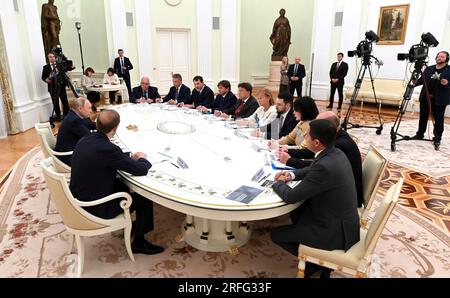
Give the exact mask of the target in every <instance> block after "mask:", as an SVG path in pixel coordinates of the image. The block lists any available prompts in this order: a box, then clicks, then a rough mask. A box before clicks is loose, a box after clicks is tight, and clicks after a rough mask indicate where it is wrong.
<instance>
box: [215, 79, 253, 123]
mask: <svg viewBox="0 0 450 298" xmlns="http://www.w3.org/2000/svg"><path fill="white" fill-rule="evenodd" d="M252 92H253V87H252V85H251V84H250V83H240V84H239V85H238V96H239V100H238V101H236V104H235V105H234V108H233V109H230V111H231V114H230V115H228V114H227V113H221V117H223V118H225V119H228V118H230V116H232V118H233V119H234V120H237V119H245V118H248V117H250V116H251V115H253V114H254V113H255V111H256V110H257V109H258V108H259V103H258V100H257V99H256V98H255V97H254V96H253V95H252Z"/></svg>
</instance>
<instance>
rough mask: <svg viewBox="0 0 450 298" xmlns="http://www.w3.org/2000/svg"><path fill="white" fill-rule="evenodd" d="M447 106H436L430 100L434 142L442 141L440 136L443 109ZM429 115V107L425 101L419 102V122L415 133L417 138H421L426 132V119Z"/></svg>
mask: <svg viewBox="0 0 450 298" xmlns="http://www.w3.org/2000/svg"><path fill="white" fill-rule="evenodd" d="M446 107H447V106H445V105H444V106H438V105H436V104H435V102H434V100H433V99H431V114H432V115H433V118H434V130H433V134H434V138H435V141H438V142H440V141H441V139H442V134H443V133H444V117H445V108H446ZM429 115H430V105H429V103H428V100H427V99H423V98H422V99H421V100H420V120H419V130H418V131H417V135H418V136H423V135H424V134H425V132H426V131H427V126H428V117H429Z"/></svg>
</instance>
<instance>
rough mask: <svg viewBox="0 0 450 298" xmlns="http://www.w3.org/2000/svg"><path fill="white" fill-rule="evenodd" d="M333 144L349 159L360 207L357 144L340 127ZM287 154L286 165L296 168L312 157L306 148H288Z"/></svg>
mask: <svg viewBox="0 0 450 298" xmlns="http://www.w3.org/2000/svg"><path fill="white" fill-rule="evenodd" d="M334 146H335V147H336V148H337V149H340V150H341V151H342V152H344V154H345V156H347V159H348V160H349V161H350V165H351V166H352V172H353V176H354V178H355V186H356V195H357V199H358V207H362V205H363V203H364V196H363V182H362V161H361V152H360V151H359V148H358V145H357V144H356V143H355V141H353V139H352V138H351V137H350V135H349V134H348V133H347V132H346V131H345V130H343V129H341V130H340V131H339V132H338V133H337V136H336V142H335V143H334ZM289 155H291V158H290V159H289V160H288V161H287V163H286V165H287V166H289V167H293V168H296V169H301V168H304V167H307V166H310V165H311V163H312V162H313V159H314V153H313V152H311V151H309V150H308V149H301V150H296V149H294V150H289Z"/></svg>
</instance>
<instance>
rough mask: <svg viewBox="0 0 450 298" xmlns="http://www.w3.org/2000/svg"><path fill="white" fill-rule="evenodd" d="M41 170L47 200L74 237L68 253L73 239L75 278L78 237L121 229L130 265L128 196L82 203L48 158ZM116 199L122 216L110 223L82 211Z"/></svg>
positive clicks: (81, 258)
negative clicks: (47, 191) (75, 252)
mask: <svg viewBox="0 0 450 298" xmlns="http://www.w3.org/2000/svg"><path fill="white" fill-rule="evenodd" d="M41 167H42V169H43V172H44V177H45V181H46V182H47V186H48V188H49V190H50V197H51V200H52V201H53V203H54V204H55V205H56V209H57V210H58V213H59V215H60V216H61V218H62V220H63V222H64V225H65V226H66V228H67V231H68V232H70V233H71V234H73V235H74V237H73V238H72V243H71V245H70V249H72V248H73V240H74V238H75V241H76V245H77V251H78V276H81V274H82V273H83V266H84V244H83V238H82V237H85V236H97V235H102V234H106V233H110V232H114V231H118V230H122V229H124V239H125V246H126V249H127V252H128V255H129V256H130V259H131V260H132V261H133V262H134V256H133V252H132V250H131V239H130V237H131V217H130V211H129V208H130V206H131V203H132V199H131V196H130V195H129V194H127V193H124V192H119V193H115V194H112V195H110V196H108V197H105V198H102V199H99V200H96V201H92V202H82V201H79V200H77V199H75V198H74V197H73V195H72V193H71V192H70V189H69V186H68V185H67V183H66V178H65V175H64V174H62V173H58V172H57V171H56V168H55V165H54V161H53V159H52V158H48V159H46V160H43V161H42V162H41ZM119 198H123V199H124V200H123V201H121V202H120V207H122V209H123V211H124V213H123V214H121V215H119V216H117V217H116V218H114V219H109V220H106V219H102V218H99V217H96V216H94V215H92V214H90V213H89V212H87V211H86V210H84V209H83V208H82V207H91V206H97V205H100V204H103V203H106V202H109V201H112V200H115V199H119Z"/></svg>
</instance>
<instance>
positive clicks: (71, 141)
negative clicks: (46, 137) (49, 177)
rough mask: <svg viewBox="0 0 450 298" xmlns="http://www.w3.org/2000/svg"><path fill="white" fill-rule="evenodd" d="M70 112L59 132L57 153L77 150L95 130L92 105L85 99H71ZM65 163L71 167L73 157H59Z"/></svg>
mask: <svg viewBox="0 0 450 298" xmlns="http://www.w3.org/2000/svg"><path fill="white" fill-rule="evenodd" d="M69 106H70V111H69V113H68V114H67V116H66V117H65V118H64V120H63V122H62V124H61V127H60V128H59V131H58V136H57V139H56V146H55V151H57V152H69V151H73V149H75V146H76V145H77V143H78V141H79V140H80V139H81V138H82V137H84V136H86V135H88V134H89V133H90V131H91V130H95V123H94V122H92V121H91V119H90V118H89V115H90V114H91V108H92V104H91V103H90V102H89V100H87V99H86V98H84V97H79V98H74V99H71V100H70V102H69ZM58 158H59V159H60V160H61V161H62V162H63V163H65V164H66V165H68V166H70V165H71V158H72V156H59V157H58Z"/></svg>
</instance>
